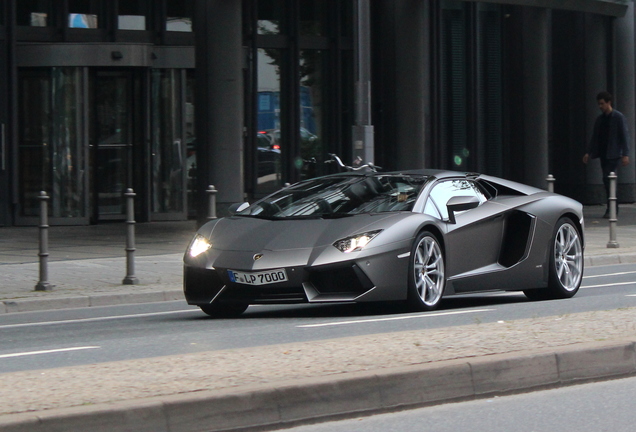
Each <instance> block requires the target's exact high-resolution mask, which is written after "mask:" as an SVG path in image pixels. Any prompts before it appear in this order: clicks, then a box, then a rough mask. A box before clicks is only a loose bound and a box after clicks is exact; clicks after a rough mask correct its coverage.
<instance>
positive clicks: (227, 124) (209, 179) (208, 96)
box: [194, 0, 245, 222]
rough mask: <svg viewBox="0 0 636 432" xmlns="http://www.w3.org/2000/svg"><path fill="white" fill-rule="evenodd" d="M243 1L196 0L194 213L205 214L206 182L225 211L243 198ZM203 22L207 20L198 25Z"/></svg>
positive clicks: (221, 208)
mask: <svg viewBox="0 0 636 432" xmlns="http://www.w3.org/2000/svg"><path fill="white" fill-rule="evenodd" d="M241 15H242V9H241V2H235V1H224V0H196V2H195V17H194V20H195V21H194V31H195V37H196V57H195V58H196V73H195V76H196V84H195V89H196V90H195V91H196V95H195V106H196V114H195V117H196V120H195V121H196V132H197V137H196V139H197V144H196V146H197V147H196V148H197V202H196V208H197V218H198V220H199V221H200V222H203V221H205V220H206V216H207V210H208V206H207V203H208V201H207V193H206V190H207V187H208V185H211V184H213V185H215V186H216V188H217V190H218V195H217V206H218V209H219V213H220V214H221V215H223V214H224V211H225V209H227V207H228V206H229V204H231V203H235V202H241V201H243V191H244V184H243V178H244V176H243V123H244V121H243V118H244V117H243V64H244V55H245V54H244V50H243V47H242V17H241ZM197 23H204V24H206V25H197Z"/></svg>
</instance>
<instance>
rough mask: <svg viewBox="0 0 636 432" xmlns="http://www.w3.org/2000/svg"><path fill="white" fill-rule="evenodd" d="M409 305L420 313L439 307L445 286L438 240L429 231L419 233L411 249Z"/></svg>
mask: <svg viewBox="0 0 636 432" xmlns="http://www.w3.org/2000/svg"><path fill="white" fill-rule="evenodd" d="M408 285H409V286H408V290H409V291H408V302H409V305H410V306H411V307H412V308H413V309H415V310H420V311H430V310H434V309H436V308H437V307H438V306H439V303H440V301H441V300H442V295H443V294H444V288H445V286H446V277H445V272H444V254H443V253H442V248H441V247H440V243H439V240H438V239H437V237H436V236H435V234H433V233H431V232H429V231H423V232H422V233H420V234H419V235H418V236H417V238H416V239H415V242H414V243H413V248H412V249H411V261H410V264H409V281H408Z"/></svg>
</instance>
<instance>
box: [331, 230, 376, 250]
mask: <svg viewBox="0 0 636 432" xmlns="http://www.w3.org/2000/svg"><path fill="white" fill-rule="evenodd" d="M381 232H382V230H376V231H369V232H365V233H362V234H356V235H354V236H351V237H347V238H343V239H342V240H338V241H337V242H335V243H334V244H333V245H334V247H335V248H336V249H338V250H339V251H340V252H344V253H349V252H358V251H360V250H362V248H364V247H365V246H366V245H367V244H369V242H370V241H371V240H373V238H374V237H375V236H377V235H378V234H380V233H381Z"/></svg>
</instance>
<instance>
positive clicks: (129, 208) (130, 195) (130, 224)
mask: <svg viewBox="0 0 636 432" xmlns="http://www.w3.org/2000/svg"><path fill="white" fill-rule="evenodd" d="M124 195H125V196H126V228H127V230H126V277H125V278H124V280H123V281H122V284H124V285H137V284H138V283H139V279H137V277H136V276H135V250H136V249H135V195H137V194H136V193H134V192H133V190H132V189H130V188H128V189H126V193H125V194H124Z"/></svg>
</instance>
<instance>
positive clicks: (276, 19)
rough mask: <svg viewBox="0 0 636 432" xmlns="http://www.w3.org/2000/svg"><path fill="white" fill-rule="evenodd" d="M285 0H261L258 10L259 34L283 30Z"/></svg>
mask: <svg viewBox="0 0 636 432" xmlns="http://www.w3.org/2000/svg"><path fill="white" fill-rule="evenodd" d="M284 10H285V9H284V7H283V0H259V1H258V9H257V11H256V19H257V27H258V30H257V31H258V34H261V35H271V34H279V33H281V32H282V31H283V28H282V26H283V17H284Z"/></svg>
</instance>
